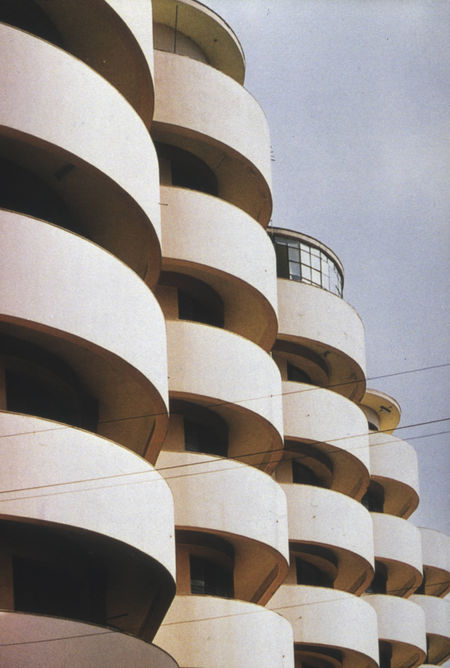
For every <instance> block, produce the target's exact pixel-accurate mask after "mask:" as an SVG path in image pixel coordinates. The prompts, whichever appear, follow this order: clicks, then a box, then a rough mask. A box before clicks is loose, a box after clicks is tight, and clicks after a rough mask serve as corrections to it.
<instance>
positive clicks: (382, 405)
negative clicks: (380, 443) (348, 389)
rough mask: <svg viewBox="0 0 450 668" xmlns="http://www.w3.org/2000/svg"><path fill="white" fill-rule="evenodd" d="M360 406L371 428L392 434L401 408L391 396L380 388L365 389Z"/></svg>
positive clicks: (398, 420)
mask: <svg viewBox="0 0 450 668" xmlns="http://www.w3.org/2000/svg"><path fill="white" fill-rule="evenodd" d="M361 408H362V410H363V411H364V412H365V413H366V415H367V420H368V422H369V423H371V424H372V425H373V428H375V429H377V430H380V431H382V432H383V433H387V434H392V432H393V431H394V429H396V427H397V426H398V423H399V422H400V416H401V409H400V406H399V404H398V403H397V401H396V400H395V399H393V397H391V396H389V394H386V393H385V392H381V391H380V390H373V389H369V388H367V389H366V393H365V395H364V397H363V398H362V400H361Z"/></svg>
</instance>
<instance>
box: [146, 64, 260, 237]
mask: <svg viewBox="0 0 450 668" xmlns="http://www.w3.org/2000/svg"><path fill="white" fill-rule="evenodd" d="M155 73H156V107H155V117H154V122H153V125H152V136H153V137H154V138H155V139H157V140H158V141H159V142H163V143H165V144H170V145H174V146H177V147H179V148H181V149H184V150H186V151H189V152H191V153H193V154H194V155H196V156H197V157H198V158H200V159H201V160H203V161H204V162H205V163H206V164H207V165H208V166H209V167H210V169H211V170H212V171H213V172H214V174H215V176H216V178H217V181H218V195H219V197H220V198H222V199H224V200H226V201H228V202H230V203H231V204H235V205H236V206H238V207H239V208H241V209H243V210H244V211H245V212H246V213H248V214H249V215H250V216H252V217H253V218H255V219H256V220H257V221H258V222H260V223H261V224H262V225H263V226H266V225H267V223H268V222H269V218H270V215H271V211H272V196H271V190H270V183H271V177H270V139H269V132H268V128H267V121H266V118H265V116H264V114H263V112H262V110H261V108H260V106H259V105H258V104H257V102H256V101H255V100H254V98H253V97H252V96H251V95H250V94H249V93H248V92H247V91H246V90H245V88H243V87H242V86H240V85H239V84H237V83H236V82H235V81H233V79H230V77H227V76H225V75H223V74H221V73H220V72H218V71H217V70H215V69H213V68H212V67H209V66H208V65H205V64H204V63H200V62H197V61H195V60H192V59H190V58H180V57H179V56H177V55H175V54H171V53H164V52H162V51H155Z"/></svg>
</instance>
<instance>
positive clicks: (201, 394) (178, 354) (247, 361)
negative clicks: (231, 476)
mask: <svg viewBox="0 0 450 668" xmlns="http://www.w3.org/2000/svg"><path fill="white" fill-rule="evenodd" d="M166 325H167V348H168V356H169V393H170V396H171V397H172V398H174V399H181V400H184V401H190V402H195V403H198V404H201V405H202V406H204V407H208V408H210V409H211V410H213V411H214V412H215V413H217V414H218V415H220V416H221V417H222V418H223V419H224V420H225V421H226V423H227V425H228V429H229V448H228V456H229V457H231V458H234V459H242V461H243V462H244V463H246V464H252V465H257V466H260V467H262V468H264V469H265V470H266V469H267V470H272V469H273V467H274V466H275V464H276V462H277V461H278V460H279V459H280V457H281V455H282V448H283V441H282V433H283V418H282V403H281V380H280V374H279V371H278V368H277V367H276V365H275V363H274V361H273V360H272V358H271V357H270V356H269V355H268V354H267V353H265V352H264V351H263V350H262V349H261V348H260V347H259V346H257V345H256V344H254V343H252V342H251V341H248V340H247V339H244V338H242V337H241V336H238V335H237V334H233V333H231V332H227V331H225V330H223V329H219V328H217V327H210V326H209V325H203V324H200V323H196V322H190V321H184V320H172V321H168V322H167V323H166Z"/></svg>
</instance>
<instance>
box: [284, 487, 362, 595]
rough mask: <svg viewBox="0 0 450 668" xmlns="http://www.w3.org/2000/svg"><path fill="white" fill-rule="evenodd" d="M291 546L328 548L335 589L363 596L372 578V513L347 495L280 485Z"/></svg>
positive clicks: (318, 489)
mask: <svg viewBox="0 0 450 668" xmlns="http://www.w3.org/2000/svg"><path fill="white" fill-rule="evenodd" d="M281 487H282V488H283V490H284V492H285V494H286V497H287V502H288V526H289V540H290V542H291V544H293V543H295V544H303V545H313V546H322V547H326V548H328V549H329V550H331V552H332V553H333V555H334V557H335V558H336V561H337V565H336V568H337V571H336V577H335V579H334V585H333V586H334V587H335V589H341V590H345V591H350V592H353V593H361V592H362V591H364V589H365V588H366V586H367V585H368V583H369V582H370V580H371V579H372V575H373V566H372V565H373V538H372V522H371V520H370V514H369V513H368V512H367V510H366V509H365V508H364V507H362V506H361V504H360V503H358V502H357V501H354V500H353V499H350V498H349V497H347V496H345V495H344V494H339V493H338V492H333V491H330V490H328V489H320V488H317V487H312V486H309V485H296V484H291V485H281Z"/></svg>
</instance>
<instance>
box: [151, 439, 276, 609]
mask: <svg viewBox="0 0 450 668" xmlns="http://www.w3.org/2000/svg"><path fill="white" fill-rule="evenodd" d="M157 468H158V470H159V471H160V473H161V475H163V476H164V477H165V478H166V480H167V482H168V484H169V486H170V489H171V491H172V494H173V497H174V502H175V525H176V527H177V528H182V529H189V530H193V531H204V532H207V533H212V534H215V535H219V536H223V537H224V538H226V540H227V541H228V542H229V543H231V544H232V545H233V546H234V553H235V562H234V592H235V596H236V598H239V599H241V600H247V601H253V602H255V603H260V604H264V603H265V601H267V599H268V598H270V596H271V595H272V593H273V592H274V591H275V589H276V588H277V587H278V586H279V585H280V584H281V582H282V581H283V579H284V577H285V576H286V573H287V570H288V561H289V548H288V531H287V508H286V498H285V495H284V494H283V491H282V489H281V487H280V486H279V485H278V484H277V483H276V482H275V481H274V480H273V479H272V478H271V477H270V476H268V475H267V474H265V473H263V472H262V471H258V470H257V469H254V468H253V467H250V466H247V465H246V464H242V463H241V462H237V461H232V460H227V459H220V458H218V457H213V456H211V455H202V454H197V453H191V452H167V451H163V452H161V454H160V456H159V458H158V463H157ZM206 499H207V502H206V501H205V500H206Z"/></svg>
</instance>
